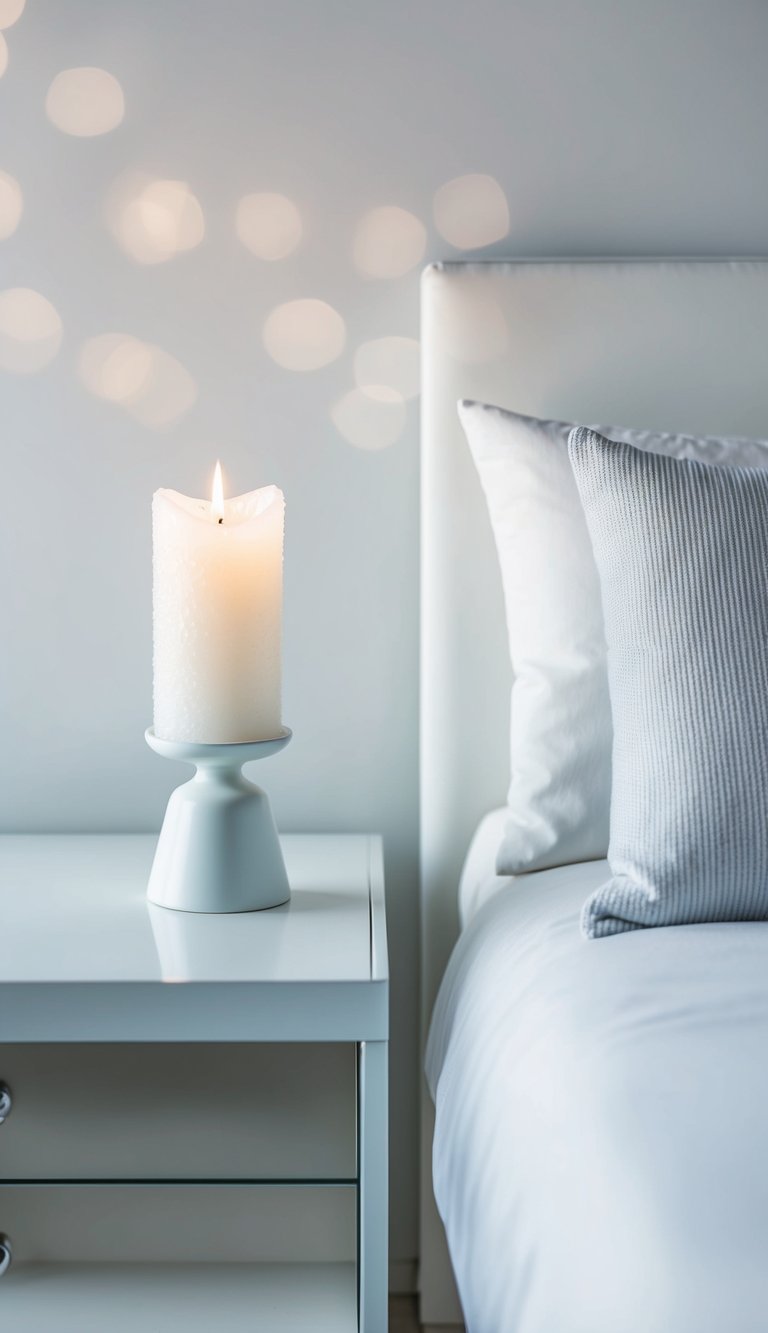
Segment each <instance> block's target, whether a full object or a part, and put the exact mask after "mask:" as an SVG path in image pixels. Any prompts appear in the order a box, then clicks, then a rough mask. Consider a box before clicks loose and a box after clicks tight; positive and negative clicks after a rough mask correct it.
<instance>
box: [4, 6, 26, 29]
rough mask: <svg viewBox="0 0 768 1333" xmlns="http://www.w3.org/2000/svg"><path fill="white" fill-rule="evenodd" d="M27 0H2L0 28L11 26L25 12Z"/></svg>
mask: <svg viewBox="0 0 768 1333" xmlns="http://www.w3.org/2000/svg"><path fill="white" fill-rule="evenodd" d="M26 3H27V0H0V28H10V27H11V26H12V25H13V24H14V23H15V22H16V20H17V19H18V18H21V15H22V14H23V13H24V6H25V4H26Z"/></svg>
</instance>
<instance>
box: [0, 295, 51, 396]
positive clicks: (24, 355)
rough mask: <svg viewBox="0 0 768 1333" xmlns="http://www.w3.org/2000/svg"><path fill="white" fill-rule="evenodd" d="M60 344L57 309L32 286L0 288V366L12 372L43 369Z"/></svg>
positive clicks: (29, 371) (27, 373) (31, 372)
mask: <svg viewBox="0 0 768 1333" xmlns="http://www.w3.org/2000/svg"><path fill="white" fill-rule="evenodd" d="M60 346H61V319H60V317H59V313H58V311H57V310H56V309H55V308H54V306H52V305H51V303H50V301H49V300H47V299H46V297H45V296H41V294H40V292H36V291H33V290H32V288H31V287H9V288H7V289H6V290H5V291H2V292H0V369H2V370H7V371H10V372H11V373H12V374H15V375H29V374H33V373H34V372H35V371H37V370H42V369H43V368H44V367H45V366H47V365H48V364H49V363H50V362H51V361H52V360H53V358H54V357H55V356H56V353H57V352H58V350H59V348H60Z"/></svg>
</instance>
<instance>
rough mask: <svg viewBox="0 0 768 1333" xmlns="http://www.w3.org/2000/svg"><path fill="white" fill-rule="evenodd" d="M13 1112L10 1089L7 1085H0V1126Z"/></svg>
mask: <svg viewBox="0 0 768 1333" xmlns="http://www.w3.org/2000/svg"><path fill="white" fill-rule="evenodd" d="M12 1110H13V1098H12V1096H11V1089H10V1088H9V1087H8V1084H7V1083H0V1125H2V1123H3V1121H4V1120H7V1119H8V1117H9V1115H10V1114H11V1111H12Z"/></svg>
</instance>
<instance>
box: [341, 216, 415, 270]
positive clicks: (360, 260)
mask: <svg viewBox="0 0 768 1333" xmlns="http://www.w3.org/2000/svg"><path fill="white" fill-rule="evenodd" d="M426 249H427V230H426V227H425V226H424V223H423V222H420V221H419V219H418V218H417V217H416V216H415V215H414V214H413V213H409V212H408V211H407V210H406V209H405V208H398V207H397V206H394V205H392V206H386V207H383V208H372V209H371V211H370V212H369V213H366V214H365V215H364V217H362V218H361V219H360V222H359V223H358V226H357V231H356V232H355V238H354V243H353V250H352V256H353V260H354V264H355V268H356V269H357V270H358V272H360V273H362V274H363V275H364V276H365V277H367V278H400V277H402V276H403V274H404V273H408V272H410V270H411V269H412V268H415V267H416V265H417V264H420V263H421V261H422V259H423V258H424V255H425V253H426Z"/></svg>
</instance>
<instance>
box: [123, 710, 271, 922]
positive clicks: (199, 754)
mask: <svg viewBox="0 0 768 1333" xmlns="http://www.w3.org/2000/svg"><path fill="white" fill-rule="evenodd" d="M145 735H146V739H147V744H148V745H149V746H151V748H152V749H153V750H154V751H155V752H156V753H157V754H160V755H162V756H163V757H164V758H165V759H177V760H180V761H181V762H182V763H185V764H192V765H194V768H195V774H194V777H192V778H190V779H189V781H188V782H185V783H183V784H182V786H180V787H177V788H176V790H175V791H174V792H173V793H172V795H171V799H170V800H169V802H168V808H167V810H166V812H165V819H164V820H163V827H162V829H161V831H160V838H159V841H158V844H157V850H156V852H155V859H154V862H153V865H152V872H151V874H150V877H149V885H148V887H147V897H148V899H149V901H150V902H152V903H157V905H158V906H159V907H171V908H173V909H174V910H175V911H177V912H258V911H261V910H262V909H263V908H266V907H278V906H279V905H280V903H284V902H287V901H288V899H289V898H290V896H291V895H290V889H289V887H288V876H287V874H286V871H285V865H284V863H283V854H282V852H281V850H280V843H279V840H278V836H277V829H276V828H275V821H274V819H273V818H272V811H271V809H270V804H269V798H268V797H267V795H266V792H263V791H262V790H261V788H260V787H257V786H256V785H255V783H253V782H249V781H248V779H247V778H245V777H244V776H243V772H242V768H243V764H248V763H251V761H252V760H254V759H267V758H269V756H270V755H273V754H277V753H278V751H280V750H283V749H284V748H285V746H286V745H287V744H288V742H289V740H290V739H291V732H290V731H289V729H288V728H287V727H284V728H283V731H282V734H281V735H280V736H278V737H276V738H275V739H274V740H269V741H249V742H246V743H244V744H240V745H202V744H200V745H198V744H195V743H194V742H190V741H166V740H161V739H160V738H159V737H158V736H156V735H155V733H154V730H153V729H152V728H151V727H150V728H149V729H148V730H147V732H146V733H145Z"/></svg>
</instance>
